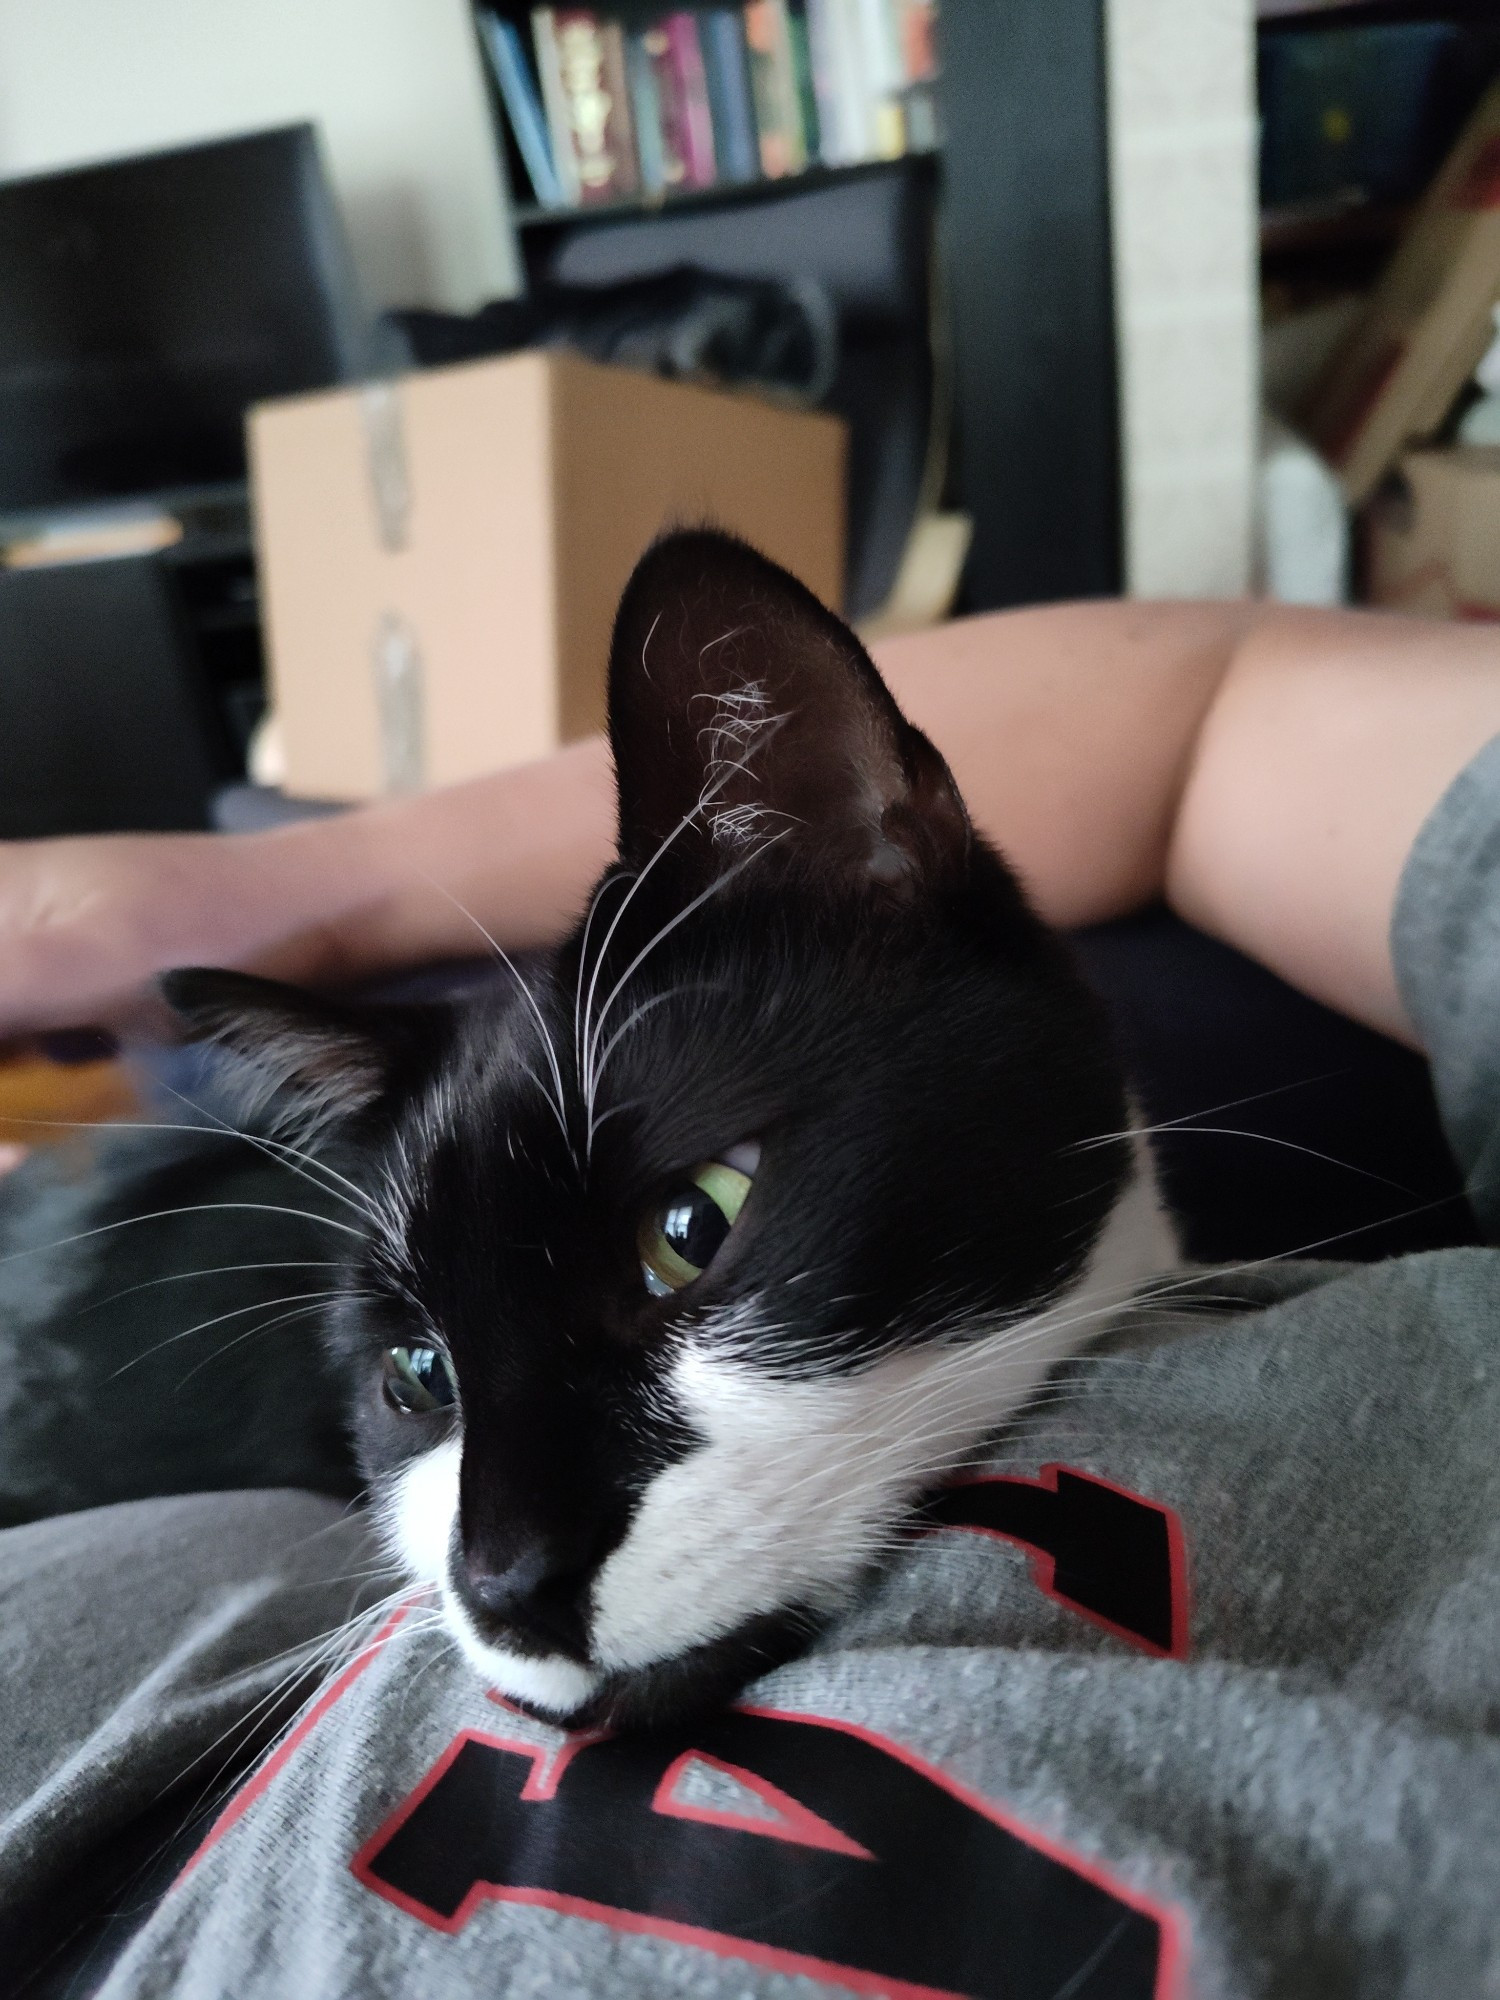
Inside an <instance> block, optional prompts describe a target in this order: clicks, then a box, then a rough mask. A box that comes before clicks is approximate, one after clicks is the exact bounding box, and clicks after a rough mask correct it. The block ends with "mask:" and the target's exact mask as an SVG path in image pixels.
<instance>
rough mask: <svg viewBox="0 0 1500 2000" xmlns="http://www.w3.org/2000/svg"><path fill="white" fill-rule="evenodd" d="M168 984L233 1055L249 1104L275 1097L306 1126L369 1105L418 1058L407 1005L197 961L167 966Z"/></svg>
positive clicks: (210, 1037) (201, 1036) (172, 996)
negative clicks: (363, 1000) (376, 1002)
mask: <svg viewBox="0 0 1500 2000" xmlns="http://www.w3.org/2000/svg"><path fill="white" fill-rule="evenodd" d="M159 986H160V990H161V993H162V995H163V997H164V998H165V1000H166V1001H167V1003H168V1005H169V1006H170V1007H172V1008H173V1010H174V1011H175V1012H176V1013H177V1014H178V1016H179V1017H180V1018H181V1020H182V1022H183V1024H184V1026H185V1028H186V1030H187V1034H188V1039H189V1040H190V1041H195V1042H211V1043H214V1044H215V1045H216V1046H217V1047H219V1048H221V1049H223V1050H224V1051H225V1052H226V1054H227V1055H228V1056H230V1057H231V1058H232V1068H233V1070H234V1072H235V1073H236V1076H237V1080H238V1081H239V1082H240V1084H241V1085H242V1087H243V1094H244V1096H245V1098H246V1100H247V1106H248V1107H249V1108H256V1109H258V1108H259V1107H260V1106H262V1105H264V1104H268V1103H272V1102H274V1104H275V1106H276V1108H277V1109H278V1110H279V1111H281V1112H283V1113H284V1114H286V1115H288V1116H290V1117H291V1118H293V1119H295V1121H296V1122H297V1123H298V1124H299V1125H301V1126H303V1127H304V1128H315V1129H321V1128H323V1127H325V1126H328V1125H332V1124H338V1123H341V1122H343V1121H345V1120H348V1119H350V1118H353V1117H355V1116H356V1115H357V1114H358V1113H360V1112H362V1111H366V1110H368V1109H370V1108H371V1107H372V1106H373V1105H375V1104H377V1103H379V1102H380V1101H381V1100H382V1099H384V1098H386V1097H388V1096H389V1095H390V1094H391V1092H392V1091H393V1089H394V1088H395V1087H396V1086H397V1085H398V1083H399V1082H400V1081H401V1078H402V1075H403V1072H405V1071H407V1070H408V1069H409V1068H410V1066H411V1061H412V1056H413V1042H414V1033H413V1031H414V1027H415V1024H414V1023H413V1022H411V1021H409V1020H408V1018H407V1010H398V1009H395V1008H369V1009H366V1008H355V1007H346V1006H343V1005H341V1004H339V1003H338V1002H336V1001H331V1000H325V999H323V998H321V997H320V996H318V995H316V994H312V993H305V992H303V991H302V989H301V988H300V987H296V986H284V985H282V984H280V982H278V981H276V980H273V979H256V978H253V977H252V976H251V975H250V974H249V973H244V972H222V971H218V970H215V969H212V968H207V967H198V966H194V967H191V968H187V969H184V970H182V971H177V972H167V973H164V974H163V975H162V977H161V979H160V981H159ZM411 1011H413V1012H415V1011H416V1010H411Z"/></svg>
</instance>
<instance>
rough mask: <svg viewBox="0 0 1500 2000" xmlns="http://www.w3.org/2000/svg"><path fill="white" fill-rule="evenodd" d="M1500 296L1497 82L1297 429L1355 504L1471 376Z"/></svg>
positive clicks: (1437, 420)
mask: <svg viewBox="0 0 1500 2000" xmlns="http://www.w3.org/2000/svg"><path fill="white" fill-rule="evenodd" d="M1497 298H1500V84H1496V85H1495V86H1494V87H1493V88H1492V89H1491V90H1490V91H1489V92H1488V94H1487V95H1486V96H1485V97H1484V98H1483V99H1482V101H1481V102H1480V104H1479V107H1478V109H1477V110H1476V111H1475V113H1474V115H1473V117H1472V118H1471V119H1470V120H1469V122H1468V124H1467V125H1466V126H1465V127H1464V130H1463V134H1462V136H1461V137H1460V139H1459V141H1458V144H1457V145H1456V146H1455V147H1454V149H1453V151H1452V153H1451V154H1450V155H1449V156H1448V159H1447V160H1446V162H1445V163H1444V165H1443V168H1442V171H1441V172H1440V173H1439V174H1438V176H1437V179H1436V180H1435V181H1434V182H1433V184H1432V187H1431V188H1430V189H1429V191H1428V194H1427V197H1426V199H1425V200H1424V202H1423V203H1422V206H1421V207H1420V208H1419V209H1418V211H1417V213H1416V215H1415V217H1414V218H1413V220H1412V223H1411V226H1410V228H1409V229H1408V230H1407V233H1406V235H1405V236H1404V237H1403V238H1402V242H1401V247H1400V248H1399V249H1398V250H1397V252H1396V254H1395V256H1394V258H1393V259H1392V260H1391V264H1390V268H1389V269H1388V270H1387V272H1386V274H1385V276H1384V278H1383V279H1382V280H1381V282H1380V284H1379V285H1378V286H1377V287H1376V290H1375V293H1374V295H1373V297H1372V298H1371V300H1370V302H1369V304H1368V306H1367V307H1366V309H1365V311H1364V313H1363V314H1362V316H1361V317H1360V319H1359V321H1358V323H1357V324H1356V326H1355V327H1354V329H1353V331H1352V332H1351V334H1350V336H1349V339H1348V340H1347V341H1346V342H1345V343H1344V344H1343V345H1342V346H1341V347H1340V348H1339V350H1338V352H1337V353H1336V354H1335V355H1334V357H1333V359H1332V361H1331V362H1330V364H1329V366H1328V369H1327V372H1326V373H1325V374H1324V376H1323V377H1322V379H1321V380H1320V382H1319V383H1318V385H1317V387H1316V388H1315V389H1314V391H1313V393H1312V395H1311V397H1310V398H1309V400H1308V402H1307V404H1306V406H1305V408H1304V409H1303V411H1302V412H1301V418H1300V428H1301V429H1302V430H1304V431H1305V433H1306V434H1307V436H1308V437H1309V438H1310V439H1311V440H1312V442H1313V443H1314V444H1315V445H1317V447H1318V448H1319V450H1320V451H1321V452H1322V453H1323V456H1324V457H1325V458H1326V459H1327V460H1328V462H1329V464H1330V465H1331V466H1332V467H1333V469H1334V471H1335V472H1336V473H1337V474H1338V475H1339V479H1340V481H1341V483H1342V485H1343V488H1344V492H1345V493H1346V495H1347V496H1348V498H1349V499H1350V501H1351V502H1353V503H1355V504H1358V503H1359V502H1361V501H1363V500H1365V499H1367V498H1368V497H1369V495H1370V494H1371V493H1372V492H1373V491H1374V490H1375V487H1376V485H1377V484H1378V483H1379V481H1380V479H1381V477H1382V476H1383V474H1385V473H1386V472H1387V471H1388V470H1389V469H1390V467H1391V466H1392V465H1394V464H1395V462H1396V458H1397V456H1398V455H1399V453H1400V452H1401V450H1402V448H1403V447H1404V446H1405V445H1407V444H1409V443H1411V442H1412V441H1413V440H1420V439H1423V438H1429V437H1431V436H1432V435H1433V433H1434V432H1435V431H1436V430H1437V429H1438V427H1439V426H1440V425H1441V424H1442V422H1443V420H1444V419H1445V418H1446V416H1447V415H1448V412H1449V411H1450V409H1451V408H1452V407H1453V402H1454V399H1455V397H1456V396H1457V395H1458V393H1459V391H1460V389H1462V387H1463V385H1464V383H1465V381H1466V380H1467V379H1468V377H1469V376H1470V375H1471V374H1472V373H1473V371H1474V368H1475V366H1476V365H1477V363H1478V361H1479V359H1480V357H1481V355H1482V354H1483V353H1484V350H1485V348H1486V347H1487V346H1488V345H1489V342H1490V338H1491V335H1492V332H1493V328H1492V325H1491V321H1490V307H1491V305H1492V304H1493V303H1494V301H1495V300H1496V299H1497Z"/></svg>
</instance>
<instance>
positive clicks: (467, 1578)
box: [458, 1537, 589, 1659]
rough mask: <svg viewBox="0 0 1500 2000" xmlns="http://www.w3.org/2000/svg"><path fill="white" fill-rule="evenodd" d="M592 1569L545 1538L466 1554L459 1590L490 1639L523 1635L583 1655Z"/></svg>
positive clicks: (577, 1656) (557, 1649)
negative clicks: (498, 1552) (501, 1551)
mask: <svg viewBox="0 0 1500 2000" xmlns="http://www.w3.org/2000/svg"><path fill="white" fill-rule="evenodd" d="M588 1582H589V1577H588V1572H587V1571H586V1570H584V1569H581V1568H580V1567H579V1566H578V1563H577V1560H576V1556H575V1554H574V1551H572V1550H571V1549H566V1548H563V1547H561V1546H559V1545H557V1544H554V1543H551V1542H548V1541H546V1540H544V1539H542V1538H541V1537H538V1538H536V1539H535V1540H530V1541H527V1542H526V1543H524V1544H523V1545H522V1546H520V1547H518V1548H517V1549H515V1550H514V1552H509V1551H508V1552H507V1554H506V1555H505V1556H504V1557H503V1558H500V1559H498V1560H497V1558H496V1556H495V1555H494V1553H492V1552H490V1551H484V1550H478V1551H472V1552H468V1551H466V1552H465V1555H464V1558H463V1561H462V1563H461V1564H460V1565H459V1577H458V1583H459V1594H460V1595H461V1596H462V1597H463V1598H464V1599H465V1600H466V1602H467V1604H468V1607H469V1609H470V1611H471V1612H472V1613H474V1614H476V1617H475V1622H476V1623H477V1624H478V1625H479V1626H480V1628H481V1630H482V1631H483V1632H484V1634H485V1636H486V1637H487V1638H489V1637H493V1638H495V1639H497V1640H499V1641H501V1642H502V1643H503V1640H504V1637H505V1634H506V1633H510V1634H511V1635H517V1634H519V1635H520V1636H521V1637H523V1638H525V1639H529V1640H530V1641H531V1642H532V1643H533V1644H534V1645H539V1646H543V1647H545V1648H546V1649H547V1651H549V1652H558V1653H567V1654H569V1655H570V1656H571V1657H573V1658H575V1659H583V1658H585V1657H586V1656H587V1650H588V1622H587V1615H586V1610H585V1604H586V1596H587V1589H588Z"/></svg>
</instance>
